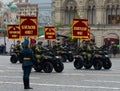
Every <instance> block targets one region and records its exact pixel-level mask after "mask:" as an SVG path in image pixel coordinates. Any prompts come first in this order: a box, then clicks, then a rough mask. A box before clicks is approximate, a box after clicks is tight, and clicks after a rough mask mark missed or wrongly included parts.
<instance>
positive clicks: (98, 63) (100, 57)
mask: <svg viewBox="0 0 120 91" xmlns="http://www.w3.org/2000/svg"><path fill="white" fill-rule="evenodd" d="M83 66H84V68H85V69H90V68H91V67H92V66H93V67H94V69H95V70H101V69H102V67H103V68H104V69H110V68H111V66H112V63H111V61H110V59H109V57H108V54H107V53H106V52H105V51H103V50H94V51H93V53H92V57H91V58H90V60H88V56H87V55H86V54H84V55H76V56H75V61H74V67H75V68H76V69H81V68H82V67H83Z"/></svg>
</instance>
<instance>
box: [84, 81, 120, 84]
mask: <svg viewBox="0 0 120 91" xmlns="http://www.w3.org/2000/svg"><path fill="white" fill-rule="evenodd" d="M84 81H87V82H97V83H98V82H100V83H118V84H119V83H120V81H105V80H84Z"/></svg>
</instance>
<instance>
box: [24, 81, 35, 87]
mask: <svg viewBox="0 0 120 91" xmlns="http://www.w3.org/2000/svg"><path fill="white" fill-rule="evenodd" d="M24 89H33V88H31V87H30V83H29V79H26V87H25V88H24Z"/></svg>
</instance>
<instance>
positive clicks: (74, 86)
mask: <svg viewBox="0 0 120 91" xmlns="http://www.w3.org/2000/svg"><path fill="white" fill-rule="evenodd" d="M0 84H23V83H22V82H2V81H0ZM31 84H32V85H38V86H45V87H46V86H48V87H68V88H86V89H106V90H107V89H108V90H120V88H117V87H102V86H79V85H61V84H40V83H31Z"/></svg>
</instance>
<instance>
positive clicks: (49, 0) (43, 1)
mask: <svg viewBox="0 0 120 91" xmlns="http://www.w3.org/2000/svg"><path fill="white" fill-rule="evenodd" d="M0 1H2V2H4V3H9V2H11V1H13V0H0ZM29 1H31V2H34V3H37V2H39V3H50V2H51V0H29Z"/></svg>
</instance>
